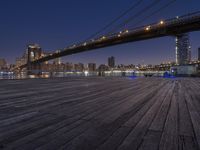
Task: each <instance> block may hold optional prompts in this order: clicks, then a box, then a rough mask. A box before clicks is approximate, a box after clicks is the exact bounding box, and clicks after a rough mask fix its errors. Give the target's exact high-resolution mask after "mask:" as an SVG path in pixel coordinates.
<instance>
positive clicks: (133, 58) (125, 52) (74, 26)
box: [0, 0, 200, 64]
mask: <svg viewBox="0 0 200 150" xmlns="http://www.w3.org/2000/svg"><path fill="white" fill-rule="evenodd" d="M48 2H49V1H48ZM59 2H60V3H56V2H55V1H50V2H49V3H45V2H39V1H34V2H33V1H29V3H27V2H25V1H19V2H18V3H16V2H14V1H13V2H12V0H10V1H7V2H1V4H2V5H1V6H0V7H2V6H3V7H4V8H2V9H1V12H2V13H1V15H0V16H1V17H2V18H4V23H3V24H1V25H0V30H2V33H3V34H1V35H0V39H1V41H2V44H1V45H0V49H1V50H0V56H1V57H2V58H5V59H6V60H7V61H8V62H9V63H14V62H15V59H16V57H19V56H21V55H22V54H23V52H24V50H25V48H26V45H27V44H28V43H38V44H39V45H41V47H42V48H43V49H44V50H45V51H48V52H53V51H55V50H56V49H59V48H64V47H66V46H68V45H70V44H72V43H76V42H77V41H81V40H83V39H85V38H86V37H87V36H89V35H91V34H92V33H94V32H95V31H97V30H98V29H99V28H101V27H102V26H104V25H106V24H107V23H108V22H109V20H112V19H113V18H115V17H116V16H118V15H119V14H120V12H121V11H123V10H126V9H127V7H129V5H130V4H132V3H133V2H131V1H130V0H127V3H124V2H115V3H114V4H115V5H114V7H113V10H110V9H109V7H111V6H112V2H106V1H104V0H103V1H102V2H101V3H100V2H92V1H90V0H89V1H87V2H84V5H83V6H85V7H82V6H81V5H80V6H79V5H78V6H76V3H77V2H79V1H77V0H76V1H74V2H71V3H67V2H64V1H62V0H60V1H59ZM165 2H166V1H165ZM80 3H82V2H80ZM105 3H106V5H105ZM199 3H200V2H197V1H195V0H192V1H190V2H188V1H186V0H184V1H180V0H177V2H175V3H174V4H173V5H172V6H170V7H169V8H170V9H168V10H163V11H162V12H161V13H160V14H158V15H156V16H155V17H154V18H151V19H148V20H145V21H144V24H145V23H152V22H156V21H158V20H160V19H166V18H172V17H175V16H176V15H184V14H187V13H189V12H194V11H196V10H198V9H199V6H200V5H197V4H199ZM35 4H37V8H38V9H37V11H35V9H34V6H35ZM64 4H65V5H64ZM67 4H70V5H71V6H72V8H70V10H68V11H67V12H68V13H65V11H64V10H62V9H61V8H62V7H66V10H67V8H68V7H69V5H67ZM87 4H90V5H89V6H87V7H86V5H87ZM15 6H17V7H15ZM28 6H29V7H28ZM58 6H59V7H58ZM73 6H74V7H73ZM75 6H76V7H75ZM91 6H92V7H91ZM102 6H104V7H105V8H104V9H103V10H104V11H103V12H102V11H100V10H102ZM158 6H161V4H159V3H158V4H157V6H156V7H158ZM177 6H179V10H177V9H176V8H177ZM19 8H21V9H19ZM52 8H54V9H53V10H54V11H53V12H52V11H51V10H52ZM73 8H78V9H79V10H80V12H83V14H82V13H80V12H77V11H74V10H73ZM18 9H19V11H17V10H18ZM90 9H92V10H90ZM139 9H141V7H139V8H138V10H139ZM138 10H136V11H133V12H132V14H134V13H135V12H137V11H138ZM169 10H171V11H169ZM14 12H16V13H15V14H14ZM25 12H27V14H26V13H25ZM41 12H44V14H41ZM91 12H94V13H93V14H90V13H91ZM109 12H110V13H109ZM99 13H100V14H99ZM104 13H107V14H109V15H107V16H108V17H105V15H103V14H104ZM29 15H30V16H29ZM91 17H97V19H96V20H91V19H90V18H91ZM64 18H65V19H64ZM75 18H76V19H75ZM63 19H64V20H63ZM68 20H70V21H68ZM59 21H60V22H61V23H62V24H63V25H61V24H57V23H56V22H59ZM80 21H81V24H80V23H79V22H80ZM25 22H27V24H26V23H25ZM5 25H7V26H5ZM59 27H61V28H60V29H59ZM6 29H7V31H6ZM20 33H21V34H20ZM199 35H200V34H199V32H193V33H190V41H191V46H192V56H193V57H192V58H193V59H194V58H195V59H197V48H198V47H200V43H199V41H198V37H199ZM9 39H10V40H9ZM9 43H11V44H9ZM161 54H162V55H161ZM108 56H114V57H115V58H116V60H117V61H116V63H117V64H138V63H140V64H141V63H145V64H159V63H161V62H166V61H175V37H164V38H157V39H151V40H146V41H140V42H134V43H129V44H124V45H118V46H113V47H109V48H103V49H98V50H95V51H91V52H85V53H80V54H75V55H72V56H67V57H63V58H62V60H63V61H65V62H73V63H78V62H83V63H85V64H86V63H89V62H95V63H97V64H102V63H103V62H105V61H106V59H107V57H108Z"/></svg>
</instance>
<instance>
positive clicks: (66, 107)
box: [0, 77, 200, 150]
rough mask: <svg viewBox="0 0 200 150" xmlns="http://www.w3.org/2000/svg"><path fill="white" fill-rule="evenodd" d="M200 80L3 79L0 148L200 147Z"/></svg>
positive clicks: (104, 149)
mask: <svg viewBox="0 0 200 150" xmlns="http://www.w3.org/2000/svg"><path fill="white" fill-rule="evenodd" d="M199 91H200V79H198V78H179V79H178V78H176V79H163V78H137V79H129V78H101V77H99V78H96V77H95V78H92V77H91V78H57V79H28V80H1V81H0V149H22V150H26V149H27V150H31V149H38V150H39V149H44V150H56V149H64V150H95V149H97V150H114V149H115V150H116V149H117V150H129V149H130V150H135V149H139V150H157V149H159V150H167V149H170V150H178V149H179V150H198V149H200V92H199Z"/></svg>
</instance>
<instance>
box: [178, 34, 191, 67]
mask: <svg viewBox="0 0 200 150" xmlns="http://www.w3.org/2000/svg"><path fill="white" fill-rule="evenodd" d="M190 61H191V46H190V42H189V36H188V34H180V35H177V37H176V64H179V65H184V64H188V63H189V62H190Z"/></svg>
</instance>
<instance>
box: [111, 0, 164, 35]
mask: <svg viewBox="0 0 200 150" xmlns="http://www.w3.org/2000/svg"><path fill="white" fill-rule="evenodd" d="M159 2H161V0H154V1H153V2H152V3H150V4H149V5H147V6H146V7H144V8H143V9H141V10H140V11H138V12H137V13H136V14H134V15H132V16H130V17H129V18H128V19H126V20H124V21H123V22H122V23H121V24H119V25H118V26H116V27H114V29H112V30H111V31H110V32H108V35H109V34H112V33H113V32H116V31H117V30H119V29H121V28H123V27H124V26H125V25H127V24H128V23H130V22H132V21H134V20H136V19H137V18H139V17H141V16H142V15H143V14H144V13H146V12H147V11H148V10H150V9H151V8H153V7H154V6H156V5H157V4H158V3H159Z"/></svg>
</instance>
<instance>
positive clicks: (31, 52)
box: [27, 44, 42, 75]
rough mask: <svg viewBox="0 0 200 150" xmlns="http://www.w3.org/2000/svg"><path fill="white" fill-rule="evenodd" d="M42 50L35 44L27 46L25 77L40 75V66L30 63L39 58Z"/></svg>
mask: <svg viewBox="0 0 200 150" xmlns="http://www.w3.org/2000/svg"><path fill="white" fill-rule="evenodd" d="M41 54H42V50H41V48H40V46H39V45H37V44H29V45H28V58H27V75H41V74H42V72H41V64H40V63H34V64H33V63H31V62H33V61H35V60H37V59H39V58H41Z"/></svg>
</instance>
